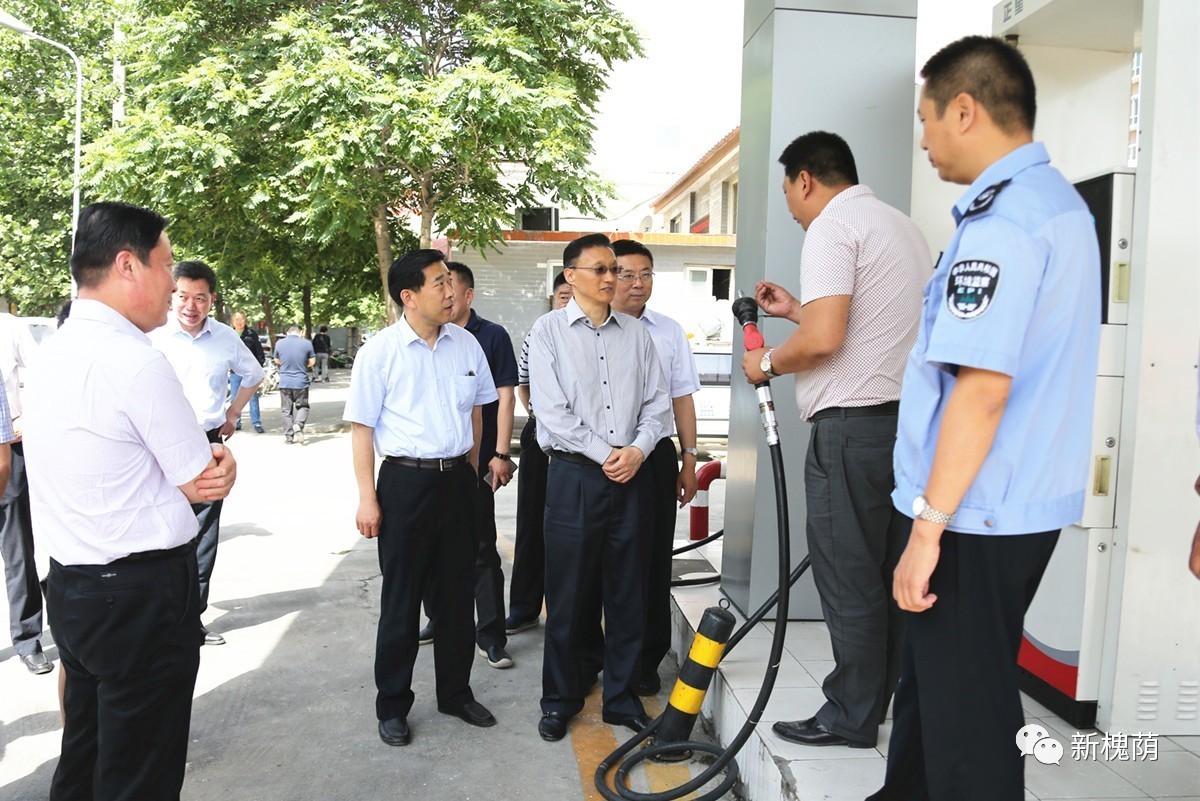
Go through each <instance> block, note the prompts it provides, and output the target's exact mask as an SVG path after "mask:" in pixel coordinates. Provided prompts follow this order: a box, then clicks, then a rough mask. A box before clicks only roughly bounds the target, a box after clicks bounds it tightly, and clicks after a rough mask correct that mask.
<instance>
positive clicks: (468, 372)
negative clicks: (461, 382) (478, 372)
mask: <svg viewBox="0 0 1200 801" xmlns="http://www.w3.org/2000/svg"><path fill="white" fill-rule="evenodd" d="M474 376H475V371H474V370H468V371H467V378H473V377H474Z"/></svg>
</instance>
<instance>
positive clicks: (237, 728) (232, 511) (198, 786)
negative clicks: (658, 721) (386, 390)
mask: <svg viewBox="0 0 1200 801" xmlns="http://www.w3.org/2000/svg"><path fill="white" fill-rule="evenodd" d="M332 375H333V377H334V381H333V383H330V384H319V385H315V386H314V388H313V391H312V407H313V408H312V418H311V419H310V427H309V434H308V437H307V443H306V444H305V445H303V446H300V445H290V446H288V445H285V444H284V442H283V436H282V433H281V431H280V426H281V422H280V414H279V409H278V395H277V394H272V395H269V396H267V397H266V398H264V399H263V421H264V424H265V425H266V427H267V433H266V434H261V435H260V434H255V433H254V431H253V430H252V429H249V427H248V420H247V421H245V424H246V426H247V429H246V430H244V431H242V432H240V433H238V434H237V435H236V436H234V437H233V439H232V440H231V441H230V443H229V444H230V447H231V448H232V449H233V451H234V453H235V455H236V457H237V459H238V465H239V468H238V470H239V477H238V484H237V486H236V487H235V489H234V492H233V494H232V495H231V496H230V498H229V499H228V500H227V501H226V504H225V509H224V512H223V514H222V526H221V534H222V536H221V545H220V550H219V553H218V559H217V566H216V570H215V573H214V576H213V580H212V591H211V598H210V608H209V610H208V612H207V613H206V614H205V616H204V620H205V623H206V624H207V625H208V626H209V627H210V628H211V629H212V630H213V631H216V632H219V633H221V634H223V635H224V636H225V638H226V640H227V641H228V644H227V645H224V646H219V647H206V648H204V649H203V650H202V653H201V656H202V659H201V667H200V674H199V678H198V680H197V687H196V697H195V704H194V707H193V716H192V743H191V746H190V750H189V764H188V772H187V779H186V782H185V784H184V789H183V798H184V799H197V800H198V799H210V798H224V799H247V800H251V799H253V800H254V801H258V800H260V799H261V800H263V801H268V800H269V801H276V800H278V801H285V800H287V801H292V800H294V799H314V800H316V799H320V800H321V801H342V799H346V800H347V801H349V800H350V799H355V800H356V801H357V800H358V799H363V798H402V799H430V800H436V799H447V801H450V800H451V799H453V800H454V801H459V800H460V799H500V798H504V799H547V800H549V799H555V800H558V799H588V798H598V797H599V796H598V794H596V793H595V790H594V788H593V787H592V780H591V776H592V771H593V770H594V767H595V765H596V763H597V762H598V761H599V759H600V758H602V757H603V756H604V755H605V754H607V753H608V752H609V751H611V750H612V749H613V748H615V747H616V746H617V745H618V744H619V743H621V742H624V741H625V739H626V736H627V734H628V732H626V731H625V730H623V729H619V730H618V729H614V728H613V727H611V726H608V725H606V724H603V723H602V722H601V721H600V720H599V709H598V704H597V701H598V699H597V696H596V694H595V693H593V696H592V697H591V699H589V704H588V710H590V712H588V710H585V714H584V715H581V716H580V718H578V719H577V720H576V721H575V722H574V723H573V724H572V734H571V736H570V737H569V738H568V739H567V740H564V741H562V742H560V743H554V744H548V743H544V742H542V740H541V739H540V738H539V737H538V735H537V731H536V726H537V721H538V718H539V712H538V703H537V701H538V697H539V696H540V694H541V645H542V629H541V628H538V629H536V630H532V631H528V632H523V633H521V634H518V635H516V636H515V637H513V638H511V639H510V643H509V651H510V653H511V654H512V656H513V659H514V660H515V662H516V664H515V666H514V667H513V668H511V669H508V670H495V669H492V668H490V667H488V665H487V663H486V662H485V661H484V660H483V659H482V658H477V659H476V662H475V668H474V670H473V673H472V685H473V688H474V690H475V694H476V696H477V698H478V699H479V701H480V702H482V703H483V704H484V705H485V706H487V707H488V708H489V709H490V710H491V711H492V712H493V713H494V714H495V716H496V718H497V720H498V725H497V726H496V727H494V728H491V729H476V728H474V727H471V726H468V725H467V724H465V723H463V722H461V721H459V720H458V719H456V718H451V717H448V716H446V715H442V714H439V713H438V712H437V710H436V705H435V700H434V690H433V666H432V653H431V649H429V648H423V649H422V650H421V654H420V657H419V659H418V665H417V671H416V676H417V678H416V684H415V687H414V690H415V692H416V695H417V701H416V705H415V706H414V708H413V710H412V713H411V715H410V717H409V723H410V725H411V726H412V728H413V732H414V740H413V744H412V745H410V746H408V747H406V748H391V747H388V746H385V745H383V744H382V743H381V742H380V741H379V738H378V736H377V734H376V729H375V726H376V722H375V719H374V695H375V689H374V678H373V655H374V646H375V642H374V637H375V626H376V622H377V620H378V610H379V584H380V581H379V578H380V577H379V565H378V561H377V557H376V550H375V544H374V543H373V542H369V541H366V540H364V539H363V538H362V537H361V536H360V535H359V534H358V532H357V531H356V530H355V527H354V512H355V505H356V499H357V495H356V490H355V485H354V480H353V475H352V470H351V460H350V444H349V435H348V427H347V426H345V425H344V424H342V423H341V411H342V406H343V403H344V399H345V392H346V386H347V384H348V378H349V371H344V370H339V371H332ZM517 476H518V480H519V477H520V473H519V472H518V474H517ZM34 480H36V477H35V478H34ZM515 502H516V488H515V485H511V486H510V487H508V488H505V489H503V490H502V491H501V492H500V493H499V494H498V496H497V522H498V527H499V530H500V536H501V540H502V544H501V550H502V555H503V556H504V559H505V572H506V575H507V574H508V572H509V568H510V566H511V555H512V537H513V528H514V514H515ZM681 520H686V515H685V514H681ZM0 614H4V615H7V606H6V604H5V602H4V601H3V600H2V599H0ZM52 642H53V638H52V636H47V638H46V640H45V641H44V645H45V646H46V650H47V652H48V653H49V655H50V656H51V658H55V659H56V657H57V653H56V649H55V648H54V647H53V645H52ZM58 671H59V667H58V665H57V661H56V668H55V671H54V672H53V673H51V674H48V675H45V676H33V675H31V674H29V673H28V672H27V671H26V670H25V668H24V666H23V665H22V664H21V663H20V661H19V660H18V659H17V658H16V656H15V654H14V652H13V650H12V648H11V647H6V648H3V649H0V688H3V689H2V692H0V801H29V800H30V799H40V798H45V797H46V794H47V790H48V787H49V782H50V777H51V775H52V773H53V770H54V767H55V764H56V762H57V756H58V750H59V743H60V739H61V729H60V727H59V715H58V706H57V699H56V690H57V677H58ZM669 686H670V685H669V684H667V691H669ZM665 695H666V693H665V692H664V694H663V696H662V697H661V698H660V699H658V700H657V701H654V700H653V699H651V704H649V705H648V707H649V709H648V711H650V712H651V713H652V714H657V712H658V711H659V710H660V709H661V704H662V702H663V701H664V700H665ZM687 770H688V768H687V767H686V766H684V767H679V766H675V767H665V766H663V767H660V766H654V767H653V768H652V769H651V771H650V774H649V775H642V776H639V778H638V782H639V784H640V786H635V789H640V790H643V791H645V790H649V789H656V790H657V789H663V788H665V787H667V786H671V785H674V784H678V783H681V782H682V781H683V780H685V779H686V772H687ZM681 771H682V773H681ZM639 773H640V771H639Z"/></svg>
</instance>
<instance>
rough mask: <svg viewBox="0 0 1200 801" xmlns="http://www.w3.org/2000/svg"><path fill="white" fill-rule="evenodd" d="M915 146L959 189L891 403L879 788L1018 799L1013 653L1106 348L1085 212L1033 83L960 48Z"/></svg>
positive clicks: (953, 48) (1069, 502) (1083, 437)
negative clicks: (900, 642)
mask: <svg viewBox="0 0 1200 801" xmlns="http://www.w3.org/2000/svg"><path fill="white" fill-rule="evenodd" d="M921 75H922V76H923V77H924V78H925V85H924V87H923V89H922V91H921V99H920V105H919V107H918V116H919V117H920V119H921V122H922V125H923V127H924V136H923V138H922V141H921V145H922V147H923V148H924V149H925V150H926V151H928V153H929V160H930V162H931V163H932V164H933V166H934V167H935V168H936V169H937V171H938V174H939V175H940V176H941V178H942V179H943V180H946V181H950V182H952V183H958V184H963V185H966V186H967V187H968V188H967V190H966V192H964V193H963V195H962V197H961V198H960V199H959V201H958V203H957V204H955V206H954V210H953V212H954V218H955V221H956V222H957V223H958V228H957V230H956V231H955V233H954V236H953V237H952V238H951V240H950V243H949V245H947V246H946V250H945V252H944V253H943V255H942V258H941V261H940V262H939V264H938V267H937V270H936V272H935V273H934V276H933V278H932V279H931V280H930V282H929V284H928V285H927V287H926V289H925V302H924V307H923V311H922V318H921V323H920V328H919V331H918V334H917V342H916V345H915V346H914V348H913V351H912V354H911V355H910V357H909V362H908V366H907V369H906V372H905V375H904V386H903V389H902V392H901V397H900V423H899V432H898V436H897V443H896V451H895V473H896V489H895V492H894V493H893V495H892V499H893V502H894V504H895V506H896V508H897V509H898V510H900V511H901V512H904V513H905V514H911V515H912V516H913V518H915V519H914V520H913V525H912V532H911V535H910V536H909V539H908V543H907V546H906V548H905V550H904V553H903V555H902V556H901V558H900V563H899V565H898V566H897V567H896V571H895V580H894V584H893V592H894V594H895V598H896V601H897V602H898V603H899V605H900V608H901V609H903V610H905V612H906V618H907V620H906V626H907V636H906V640H905V644H904V649H903V655H902V657H901V659H902V664H901V675H900V683H899V685H898V686H897V689H896V695H895V721H894V724H893V729H892V739H891V744H890V746H889V750H888V767H887V778H886V781H885V785H884V787H883V789H881V790H880V791H879V792H878V793H876V794H875V795H873V796H871V798H872V799H873V800H874V801H884V799H887V800H888V801H891V800H892V799H918V798H921V799H930V800H931V801H961V799H972V801H1002V800H1003V801H1009V800H1010V799H1011V800H1018V799H1021V798H1023V797H1024V790H1023V786H1024V782H1023V773H1024V771H1023V763H1022V761H1021V760H1022V757H1021V751H1020V750H1019V749H1017V748H1016V747H1014V745H1013V743H1014V742H1015V739H1014V738H1015V737H1016V736H1017V732H1018V730H1019V729H1020V728H1021V727H1022V726H1023V725H1024V722H1025V721H1024V717H1023V714H1022V711H1021V702H1020V695H1019V692H1018V686H1017V651H1018V648H1019V646H1020V642H1021V632H1022V628H1023V621H1024V616H1025V610H1026V609H1027V608H1028V606H1029V603H1030V602H1031V601H1032V600H1033V596H1034V593H1035V592H1036V591H1037V586H1038V582H1039V581H1040V580H1041V576H1042V573H1043V571H1044V570H1045V567H1046V563H1047V562H1048V561H1049V559H1050V555H1051V553H1052V552H1053V550H1054V545H1055V542H1056V541H1057V539H1058V533H1059V531H1060V530H1061V529H1062V527H1063V526H1066V525H1070V524H1071V523H1074V522H1075V521H1077V520H1079V518H1080V516H1081V514H1082V512H1083V499H1084V485H1085V483H1086V479H1087V471H1088V464H1087V461H1088V457H1089V454H1090V432H1091V419H1092V406H1093V402H1094V393H1095V383H1096V363H1097V358H1098V351H1099V336H1100V288H1099V287H1100V256H1099V247H1098V244H1097V239H1096V231H1095V226H1094V223H1093V221H1092V217H1091V214H1090V213H1089V212H1088V208H1087V206H1086V205H1085V204H1084V202H1083V200H1082V198H1080V197H1079V194H1078V193H1077V192H1076V191H1075V189H1074V187H1072V186H1071V184H1070V183H1068V182H1067V181H1066V179H1064V178H1063V176H1062V175H1061V174H1060V173H1059V172H1058V171H1057V170H1055V169H1053V168H1052V167H1051V166H1050V164H1049V157H1048V156H1047V154H1046V149H1045V147H1043V146H1042V145H1041V144H1040V143H1038V142H1034V141H1033V122H1034V116H1035V111H1036V100H1035V90H1034V83H1033V76H1032V74H1031V72H1030V70H1029V66H1028V65H1027V64H1026V63H1025V60H1024V58H1023V57H1022V56H1021V54H1020V53H1019V52H1018V51H1017V50H1016V48H1014V47H1012V46H1011V45H1009V44H1007V43H1005V42H1003V41H1001V40H999V39H994V38H988V37H981V36H975V37H967V38H965V39H962V40H959V41H957V42H954V43H953V44H950V45H948V46H947V47H945V48H943V49H942V50H941V51H940V52H938V53H937V54H935V55H934V56H933V57H932V58H931V59H930V60H929V61H928V62H927V63H926V65H925V67H924V68H923V70H922V72H921Z"/></svg>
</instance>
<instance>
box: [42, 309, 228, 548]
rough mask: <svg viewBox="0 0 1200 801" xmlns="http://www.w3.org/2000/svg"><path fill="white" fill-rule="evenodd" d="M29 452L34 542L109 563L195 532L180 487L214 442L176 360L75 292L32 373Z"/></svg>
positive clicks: (199, 468) (200, 467) (199, 467)
mask: <svg viewBox="0 0 1200 801" xmlns="http://www.w3.org/2000/svg"><path fill="white" fill-rule="evenodd" d="M25 400H26V413H25V415H24V421H25V434H26V436H25V458H26V459H27V460H28V465H29V472H30V474H32V475H36V476H37V481H31V482H29V492H30V501H31V505H32V509H33V527H34V530H35V531H37V534H38V547H39V548H41V547H43V545H44V546H45V549H46V551H47V552H48V553H49V554H50V556H51V557H53V558H54V559H55V560H56V561H57V562H58V563H59V564H63V565H97V564H99V565H103V564H108V563H109V562H112V561H113V560H115V559H120V558H122V557H125V556H129V555H130V554H133V553H141V552H143V551H153V550H161V549H165V548H174V547H177V546H179V545H183V544H185V543H187V542H189V541H191V540H192V539H194V538H195V537H196V532H197V530H198V529H197V526H196V515H195V514H194V513H193V512H192V507H191V505H190V504H189V503H188V500H187V498H186V497H185V496H184V494H183V493H182V492H180V490H179V487H180V486H181V485H183V484H186V483H187V482H189V481H191V480H192V479H194V478H196V477H197V476H198V475H200V473H201V471H203V470H204V468H205V466H206V465H207V464H208V462H209V460H210V459H211V458H212V449H211V448H210V447H209V444H208V440H207V439H206V438H205V436H204V431H203V429H201V428H200V426H198V425H197V424H196V418H195V414H194V413H193V412H192V408H191V406H189V405H188V402H187V398H185V397H184V394H183V387H182V386H180V383H179V379H178V378H177V377H176V375H175V371H174V370H173V369H171V365H170V364H169V363H168V362H167V360H166V358H165V357H164V356H163V355H162V353H160V352H159V351H157V350H155V349H154V347H153V346H152V345H151V344H150V340H149V338H148V337H147V336H146V335H145V334H143V333H142V332H141V331H139V330H138V329H137V328H136V327H134V325H133V324H132V323H130V322H129V321H128V320H127V319H125V317H123V316H122V315H121V314H119V313H118V312H117V311H115V310H114V309H112V308H110V307H109V306H106V305H104V304H103V303H100V302H99V301H95V300H86V299H77V300H76V301H75V302H74V304H73V305H72V306H71V317H70V319H68V320H67V322H66V323H65V324H64V325H63V327H62V328H61V329H59V331H58V333H56V334H55V335H54V336H53V337H51V338H50V339H49V340H48V341H47V342H46V343H45V344H44V345H42V350H41V352H40V353H39V355H38V359H37V361H36V362H34V364H33V366H32V368H30V381H29V388H28V390H27V392H26V399H25Z"/></svg>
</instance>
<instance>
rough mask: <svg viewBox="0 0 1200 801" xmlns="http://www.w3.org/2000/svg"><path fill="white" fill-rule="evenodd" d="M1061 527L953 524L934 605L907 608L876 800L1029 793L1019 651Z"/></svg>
mask: <svg viewBox="0 0 1200 801" xmlns="http://www.w3.org/2000/svg"><path fill="white" fill-rule="evenodd" d="M1058 534H1059V532H1058V531H1047V532H1043V533H1041V534H1023V535H1015V536H992V537H987V536H979V535H974V534H959V533H955V532H951V531H947V532H946V533H945V534H943V535H942V541H941V555H940V557H939V559H938V565H937V568H936V569H935V570H934V571H933V575H932V576H931V577H930V580H929V591H930V592H931V593H933V594H935V595H937V601H936V602H935V603H934V605H933V607H932V608H931V609H929V610H927V611H925V612H921V613H919V614H918V613H908V612H906V613H905V617H906V618H907V629H906V634H905V640H904V648H903V657H902V662H901V673H900V684H899V685H898V686H897V688H896V705H895V709H894V711H893V717H894V720H893V724H892V739H891V743H890V744H889V746H888V764H887V778H886V780H885V782H884V786H883V789H881V790H880V791H879V792H877V793H875V794H874V795H872V796H871V797H870V799H869V801H962V799H971V801H1020V799H1022V798H1024V794H1025V790H1024V783H1025V782H1024V775H1025V773H1024V771H1025V767H1024V762H1022V757H1021V752H1020V751H1019V750H1018V749H1017V748H1016V747H1015V746H1014V745H1013V743H1014V739H1013V738H1015V737H1016V734H1017V731H1018V730H1019V729H1020V728H1021V727H1022V726H1023V725H1025V718H1024V714H1023V713H1022V711H1021V697H1020V691H1019V689H1018V684H1017V651H1018V650H1019V648H1020V646H1021V631H1022V628H1023V625H1024V620H1025V610H1026V609H1028V608H1029V604H1030V603H1031V602H1032V601H1033V596H1034V593H1036V592H1037V588H1038V583H1039V582H1040V581H1041V579H1042V573H1043V572H1044V571H1045V569H1046V564H1047V562H1049V561H1050V555H1051V554H1052V553H1053V552H1054V545H1055V543H1057V542H1058Z"/></svg>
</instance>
